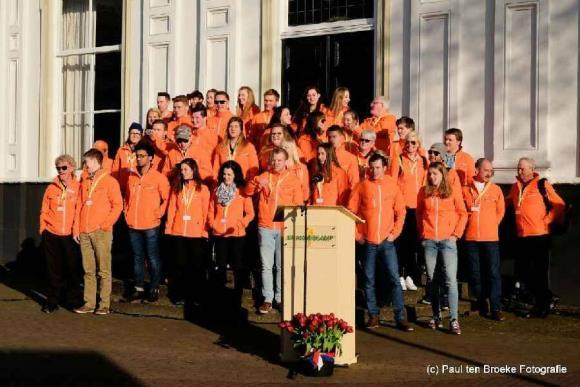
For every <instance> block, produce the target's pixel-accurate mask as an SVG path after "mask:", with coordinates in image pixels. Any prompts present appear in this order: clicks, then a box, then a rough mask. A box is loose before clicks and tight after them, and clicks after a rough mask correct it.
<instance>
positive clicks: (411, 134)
mask: <svg viewBox="0 0 580 387" xmlns="http://www.w3.org/2000/svg"><path fill="white" fill-rule="evenodd" d="M411 140H415V141H417V146H418V148H417V149H419V148H421V146H422V145H423V144H422V143H421V139H420V138H419V134H418V133H417V132H415V131H414V130H411V131H410V132H409V133H407V135H406V136H405V141H411Z"/></svg>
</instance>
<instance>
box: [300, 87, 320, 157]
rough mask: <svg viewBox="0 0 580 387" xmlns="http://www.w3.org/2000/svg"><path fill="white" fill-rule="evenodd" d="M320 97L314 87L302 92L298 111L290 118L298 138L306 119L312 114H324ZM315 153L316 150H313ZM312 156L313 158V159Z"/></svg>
mask: <svg viewBox="0 0 580 387" xmlns="http://www.w3.org/2000/svg"><path fill="white" fill-rule="evenodd" d="M322 102H323V101H322V95H321V93H320V89H318V87H316V86H308V87H306V89H305V90H304V95H303V97H302V100H301V101H300V105H298V109H296V112H295V113H294V116H293V117H292V122H293V123H294V126H295V127H296V133H297V134H298V136H300V135H301V134H302V132H303V131H304V128H305V127H306V124H307V122H308V117H309V116H310V115H311V114H312V113H314V112H320V113H322V114H326V111H327V108H326V106H324V104H323V103H322ZM314 152H316V148H315V150H314ZM315 157H316V155H314V157H313V158H315Z"/></svg>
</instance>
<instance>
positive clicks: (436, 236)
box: [433, 196, 439, 241]
mask: <svg viewBox="0 0 580 387" xmlns="http://www.w3.org/2000/svg"><path fill="white" fill-rule="evenodd" d="M433 201H434V202H435V240H436V241H438V240H439V198H437V197H436V196H433Z"/></svg>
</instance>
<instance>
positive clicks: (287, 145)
mask: <svg viewBox="0 0 580 387" xmlns="http://www.w3.org/2000/svg"><path fill="white" fill-rule="evenodd" d="M282 149H284V150H285V151H286V152H288V161H291V162H292V163H293V164H298V163H300V156H299V154H298V146H296V141H294V138H292V136H290V135H289V136H284V140H282Z"/></svg>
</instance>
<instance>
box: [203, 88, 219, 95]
mask: <svg viewBox="0 0 580 387" xmlns="http://www.w3.org/2000/svg"><path fill="white" fill-rule="evenodd" d="M217 92H218V91H217V89H209V90H208V91H206V93H205V94H207V93H214V94H215V93H217Z"/></svg>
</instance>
